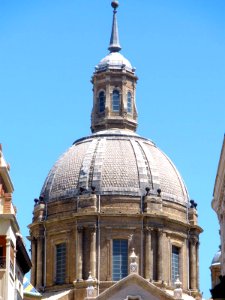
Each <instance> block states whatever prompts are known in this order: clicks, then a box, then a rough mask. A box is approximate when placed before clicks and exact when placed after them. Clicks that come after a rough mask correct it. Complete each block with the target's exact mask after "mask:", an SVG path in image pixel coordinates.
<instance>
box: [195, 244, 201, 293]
mask: <svg viewBox="0 0 225 300" xmlns="http://www.w3.org/2000/svg"><path fill="white" fill-rule="evenodd" d="M199 244H200V243H199V242H197V243H196V288H197V290H199Z"/></svg>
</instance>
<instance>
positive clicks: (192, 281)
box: [189, 238, 197, 290]
mask: <svg viewBox="0 0 225 300" xmlns="http://www.w3.org/2000/svg"><path fill="white" fill-rule="evenodd" d="M196 243H197V239H196V238H191V239H190V249H189V260H190V288H191V289H192V290H196V275H197V274H196Z"/></svg>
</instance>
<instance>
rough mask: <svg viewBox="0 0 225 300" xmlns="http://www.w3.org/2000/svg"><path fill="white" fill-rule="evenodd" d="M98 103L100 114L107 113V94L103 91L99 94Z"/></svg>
mask: <svg viewBox="0 0 225 300" xmlns="http://www.w3.org/2000/svg"><path fill="white" fill-rule="evenodd" d="M98 103H99V112H100V113H101V112H104V111H105V93H104V92H103V91H102V92H100V93H99V96H98Z"/></svg>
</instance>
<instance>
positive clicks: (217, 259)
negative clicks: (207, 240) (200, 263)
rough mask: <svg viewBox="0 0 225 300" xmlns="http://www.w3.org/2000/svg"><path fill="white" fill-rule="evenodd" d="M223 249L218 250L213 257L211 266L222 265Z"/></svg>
mask: <svg viewBox="0 0 225 300" xmlns="http://www.w3.org/2000/svg"><path fill="white" fill-rule="evenodd" d="M220 257H221V250H218V251H217V252H216V254H215V255H214V257H213V260H212V263H211V266H215V265H220V263H221V262H220Z"/></svg>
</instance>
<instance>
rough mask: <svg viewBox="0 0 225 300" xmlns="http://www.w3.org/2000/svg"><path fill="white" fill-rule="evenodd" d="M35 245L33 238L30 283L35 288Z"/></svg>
mask: <svg viewBox="0 0 225 300" xmlns="http://www.w3.org/2000/svg"><path fill="white" fill-rule="evenodd" d="M36 245H37V241H36V239H35V238H34V237H33V238H32V242H31V262H32V268H31V283H32V285H33V286H36V268H37V266H36V255H37V253H36Z"/></svg>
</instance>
